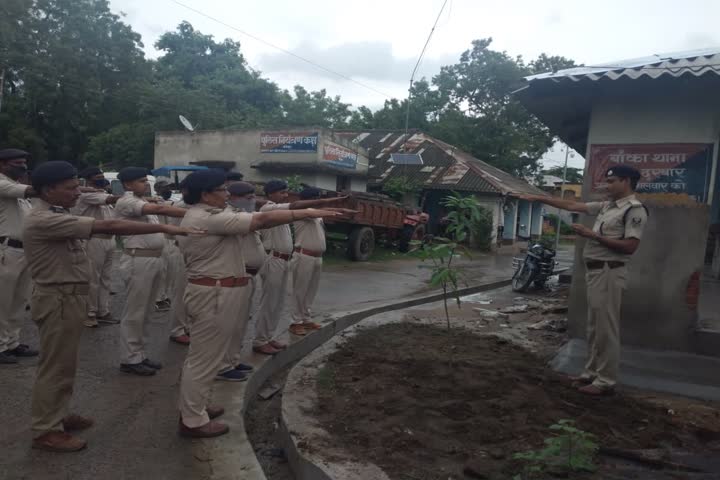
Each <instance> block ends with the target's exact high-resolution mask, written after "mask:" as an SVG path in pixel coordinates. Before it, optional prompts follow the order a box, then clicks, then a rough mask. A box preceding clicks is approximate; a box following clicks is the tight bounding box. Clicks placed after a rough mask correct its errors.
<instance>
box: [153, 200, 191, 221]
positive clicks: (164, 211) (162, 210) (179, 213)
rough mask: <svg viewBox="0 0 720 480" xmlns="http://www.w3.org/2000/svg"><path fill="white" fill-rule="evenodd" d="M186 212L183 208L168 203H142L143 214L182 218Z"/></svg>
mask: <svg viewBox="0 0 720 480" xmlns="http://www.w3.org/2000/svg"><path fill="white" fill-rule="evenodd" d="M186 213H187V210H185V209H184V208H178V207H173V206H170V205H159V204H157V203H146V204H145V205H143V208H142V214H143V215H165V216H166V217H176V218H182V217H184V216H185V214H186Z"/></svg>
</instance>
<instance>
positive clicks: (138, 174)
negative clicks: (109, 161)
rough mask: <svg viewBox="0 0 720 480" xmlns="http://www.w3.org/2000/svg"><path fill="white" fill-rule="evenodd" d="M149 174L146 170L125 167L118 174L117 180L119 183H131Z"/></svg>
mask: <svg viewBox="0 0 720 480" xmlns="http://www.w3.org/2000/svg"><path fill="white" fill-rule="evenodd" d="M149 174H150V172H149V171H148V169H147V168H143V167H125V168H123V169H122V170H120V171H119V172H118V180H120V181H121V182H132V181H133V180H137V179H138V178H143V177H147V176H148V175H149Z"/></svg>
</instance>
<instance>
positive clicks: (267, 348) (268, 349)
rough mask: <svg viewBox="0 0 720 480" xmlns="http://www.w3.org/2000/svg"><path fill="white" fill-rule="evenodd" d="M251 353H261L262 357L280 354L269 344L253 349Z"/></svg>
mask: <svg viewBox="0 0 720 480" xmlns="http://www.w3.org/2000/svg"><path fill="white" fill-rule="evenodd" d="M253 352H256V353H262V354H263V355H275V354H276V353H280V350H278V349H277V348H275V347H273V346H272V345H270V344H269V343H266V344H265V345H260V346H259V347H253Z"/></svg>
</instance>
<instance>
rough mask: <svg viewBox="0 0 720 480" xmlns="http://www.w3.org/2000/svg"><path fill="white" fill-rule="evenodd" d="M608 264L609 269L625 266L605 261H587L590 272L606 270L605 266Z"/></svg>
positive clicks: (616, 262) (621, 263)
mask: <svg viewBox="0 0 720 480" xmlns="http://www.w3.org/2000/svg"><path fill="white" fill-rule="evenodd" d="M606 263H607V266H608V267H609V268H611V269H612V268H620V267H624V266H625V262H618V261H612V260H611V261H608V262H606V261H603V260H586V261H585V266H586V267H587V269H588V270H602V269H603V268H605V264H606Z"/></svg>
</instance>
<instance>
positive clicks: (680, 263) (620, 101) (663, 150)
mask: <svg viewBox="0 0 720 480" xmlns="http://www.w3.org/2000/svg"><path fill="white" fill-rule="evenodd" d="M719 65H720V52H718V51H717V50H703V51H693V52H684V53H675V54H663V55H655V56H652V57H648V58H644V59H633V60H627V61H621V62H612V63H611V64H609V65H608V66H607V67H603V66H598V67H587V68H586V67H580V68H573V69H569V70H564V71H559V72H554V73H548V74H542V75H536V76H533V77H528V78H526V85H525V86H524V87H523V88H522V89H520V90H519V91H517V92H516V93H515V94H516V95H517V96H518V97H519V99H520V100H521V102H523V103H524V104H525V106H526V107H527V108H528V109H529V110H530V111H531V112H533V113H535V114H536V115H537V116H538V117H539V118H540V119H541V120H543V121H544V122H545V123H546V124H547V125H548V126H549V127H550V128H551V130H552V131H553V133H556V134H557V135H558V136H560V138H562V139H563V141H565V142H566V143H568V144H569V145H570V146H571V147H573V148H574V149H576V150H577V151H580V152H586V154H585V158H586V164H585V170H584V172H585V175H584V184H583V191H582V195H583V199H584V200H599V199H602V198H603V196H602V194H601V187H602V181H603V180H602V175H603V172H604V171H605V169H606V168H608V167H611V166H613V165H621V164H626V165H631V166H634V167H635V168H637V169H638V170H639V171H640V172H641V174H642V178H641V181H640V184H639V186H638V194H639V197H640V199H641V200H642V201H643V202H644V203H645V204H646V205H647V206H648V208H649V213H650V217H649V221H648V224H647V226H646V229H645V234H644V237H643V240H642V242H641V244H640V248H639V249H638V251H637V252H636V254H635V255H634V257H633V259H632V262H631V265H630V274H629V278H628V283H627V290H626V294H625V296H624V300H623V307H622V329H621V330H622V339H623V343H625V344H629V345H635V346H641V347H649V348H660V349H670V350H682V351H695V352H699V353H705V354H712V355H720V348H718V347H720V342H719V340H720V329H719V328H718V326H720V315H719V311H718V309H717V308H715V307H716V306H717V305H719V304H718V300H719V299H720V291H719V290H718V289H717V287H713V282H712V281H711V280H712V279H713V277H714V278H717V276H718V273H720V272H718V271H717V268H716V269H715V271H713V267H712V259H713V256H715V257H717V255H713V252H712V251H713V250H716V251H720V249H716V248H715V247H714V242H715V240H714V239H713V238H712V236H711V230H712V229H711V225H718V224H720V198H718V188H719V187H720V185H719V182H718V181H717V175H718V169H717V164H718V140H719V139H720V89H718V87H720V70H718V66H719ZM584 221H585V223H586V224H588V225H589V224H590V219H584ZM709 238H710V240H711V245H710V249H709V250H711V254H710V255H709V259H708V255H706V251H707V250H708V239H709ZM583 248H584V241H583V240H579V241H578V244H577V249H576V262H575V271H574V275H573V285H572V289H571V302H570V331H571V334H572V335H573V336H574V337H584V331H585V330H584V329H585V312H586V302H585V289H586V285H585V280H584V278H585V277H584V273H585V268H584V264H583V262H582V251H583ZM716 263H717V264H718V265H720V263H719V262H716ZM715 284H717V282H715ZM698 292H699V293H698Z"/></svg>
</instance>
